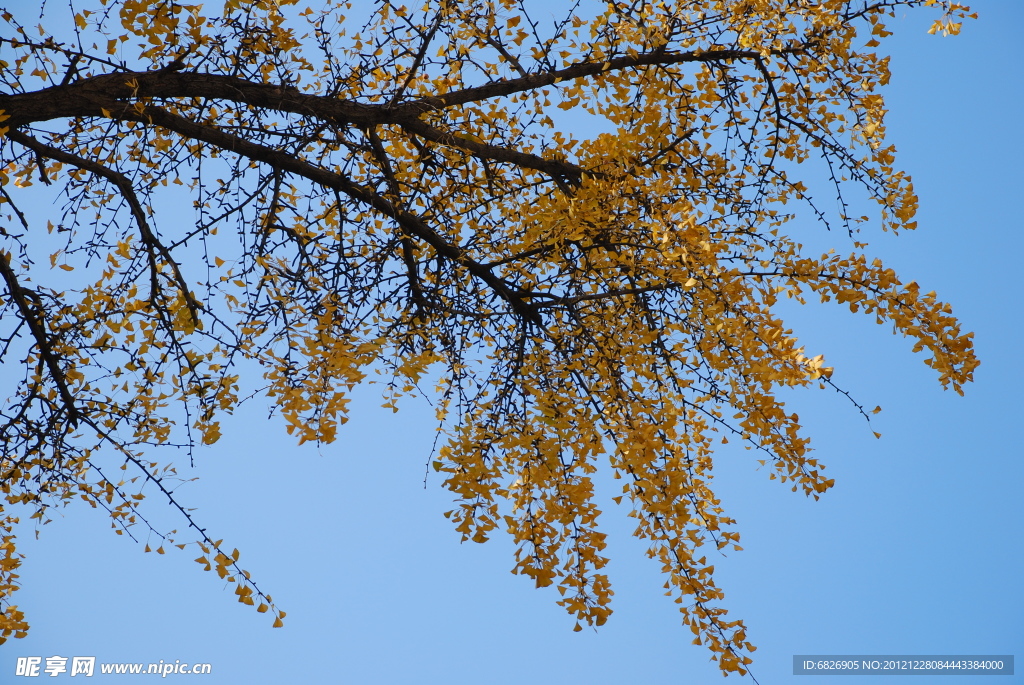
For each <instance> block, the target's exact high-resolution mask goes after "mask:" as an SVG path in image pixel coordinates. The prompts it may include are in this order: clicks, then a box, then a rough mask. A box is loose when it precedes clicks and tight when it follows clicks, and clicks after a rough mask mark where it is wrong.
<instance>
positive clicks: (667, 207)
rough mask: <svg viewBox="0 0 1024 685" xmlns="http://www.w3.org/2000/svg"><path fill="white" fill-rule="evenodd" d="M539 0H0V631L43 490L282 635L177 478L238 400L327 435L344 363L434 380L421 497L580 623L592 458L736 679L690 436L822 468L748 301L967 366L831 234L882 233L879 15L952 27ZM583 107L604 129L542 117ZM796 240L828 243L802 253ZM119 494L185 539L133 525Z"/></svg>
mask: <svg viewBox="0 0 1024 685" xmlns="http://www.w3.org/2000/svg"><path fill="white" fill-rule="evenodd" d="M538 4H539V5H541V6H540V7H534V6H532V3H530V2H526V1H525V0H464V1H456V0H451V1H448V0H426V1H425V2H424V3H422V4H419V3H412V4H410V5H401V4H398V3H396V2H388V1H384V2H377V3H375V4H374V5H373V7H372V8H369V7H365V6H359V5H356V6H354V7H353V6H352V4H351V3H347V4H346V3H338V2H335V1H334V0H326V1H324V0H317V1H316V2H312V3H308V4H307V3H305V2H304V0H280V1H275V0H257V1H256V2H249V1H247V0H227V2H226V3H225V4H223V5H221V4H219V3H206V4H204V5H199V4H186V3H181V2H174V1H172V0H162V1H160V2H142V1H140V0H95V2H94V4H93V5H92V6H89V7H85V6H84V5H83V4H75V5H74V8H73V11H72V13H64V14H62V15H60V16H59V18H57V19H54V18H53V17H50V20H51V21H54V22H56V24H57V25H55V26H52V27H50V28H44V27H43V26H35V25H32V24H31V23H32V22H35V21H36V19H37V14H30V15H28V16H18V15H17V14H16V13H12V12H10V11H6V10H5V11H2V12H0V18H2V20H3V24H2V28H0V118H2V119H3V121H2V124H0V126H2V128H0V131H2V138H0V156H2V160H0V165H2V167H0V183H2V185H0V203H2V206H0V211H2V214H3V224H2V225H0V238H2V241H3V245H2V247H0V274H2V276H3V283H2V285H0V341H2V348H0V358H2V361H3V364H4V365H5V368H7V369H11V368H15V369H18V370H19V371H18V373H17V382H16V386H15V387H12V388H10V389H9V390H8V392H7V394H6V398H5V399H4V401H3V404H2V406H0V423H2V432H0V440H2V443H0V444H2V454H0V484H2V485H0V487H2V491H3V500H2V507H0V513H2V519H0V525H2V527H3V531H2V544H0V549H2V550H3V558H2V559H0V609H2V612H3V613H2V617H0V640H2V639H4V638H7V637H10V636H11V635H13V636H15V637H21V636H24V635H25V634H26V631H27V629H28V625H27V623H26V621H25V617H24V616H23V614H22V612H20V611H19V610H18V608H17V606H16V605H15V604H13V603H12V602H11V600H12V593H13V592H14V591H15V590H16V588H17V587H18V583H19V580H18V574H17V570H18V567H19V563H20V559H21V557H20V555H19V553H18V552H17V550H16V547H15V530H16V524H18V522H19V520H20V519H21V517H25V518H26V520H33V519H34V520H35V522H36V524H37V525H39V524H40V523H42V522H45V521H46V520H47V517H48V514H47V510H48V509H49V508H51V507H55V506H62V505H64V504H66V503H68V502H69V501H71V500H76V499H81V500H85V501H86V502H88V503H89V504H91V505H92V506H94V507H101V508H103V509H105V510H107V511H108V512H109V514H110V516H111V518H112V519H113V525H114V528H115V530H116V532H117V533H119V534H122V533H124V534H127V535H129V536H133V537H134V536H135V535H134V531H138V530H141V531H145V533H146V535H147V536H149V537H152V536H153V535H156V536H158V539H160V540H162V543H161V544H159V546H158V548H159V551H161V552H162V551H163V548H164V545H167V546H169V545H171V544H175V545H177V546H178V547H182V548H188V547H190V546H191V548H194V549H195V550H197V551H198V553H199V556H198V558H197V561H198V562H199V563H200V564H201V565H202V566H203V567H204V568H205V569H206V570H214V571H215V572H216V573H217V574H218V575H219V576H220V577H221V578H226V579H227V580H228V581H229V582H231V583H233V584H234V586H235V587H236V594H237V595H238V600H239V601H240V602H243V603H245V604H250V605H254V606H255V607H256V610H257V611H259V612H263V613H268V612H269V614H270V615H271V616H272V617H273V620H274V625H277V626H280V625H281V624H282V618H283V617H284V615H285V614H284V611H281V610H280V609H279V608H278V607H277V606H276V605H275V604H274V602H273V601H272V599H271V597H270V595H269V594H267V592H266V591H265V590H264V589H263V588H261V587H260V586H259V585H258V584H257V579H256V578H253V577H252V576H251V575H250V573H249V572H247V571H245V570H243V569H242V568H241V567H240V566H239V552H238V550H237V549H234V548H232V547H231V546H230V545H228V544H227V543H225V542H224V541H223V540H219V539H216V538H215V536H214V535H212V534H211V533H208V532H207V530H206V529H205V528H204V527H203V526H202V522H201V521H197V520H196V519H195V518H194V517H193V515H192V514H191V513H190V511H189V509H188V508H187V502H183V501H182V496H181V495H179V494H176V493H175V492H174V487H175V485H176V484H177V482H178V479H179V477H178V476H177V475H176V471H175V467H174V465H173V463H174V461H175V460H178V461H179V462H180V461H181V457H182V456H183V455H184V456H186V457H187V458H188V459H193V458H195V457H201V456H202V452H201V450H199V449H197V448H198V447H199V446H200V445H203V444H211V443H214V442H216V441H217V440H218V439H219V438H220V430H219V420H220V419H221V418H223V416H224V415H225V414H228V413H231V412H232V411H233V410H234V409H235V408H236V407H237V406H238V405H239V403H240V402H242V401H250V402H257V401H261V400H262V399H263V398H265V401H266V402H267V403H268V405H269V406H270V407H271V412H272V413H273V414H276V415H277V416H278V417H279V419H280V420H281V422H282V424H283V425H284V427H285V429H286V430H287V431H288V432H289V433H290V434H292V435H293V436H294V437H295V438H296V439H297V441H298V442H299V443H303V442H314V443H329V442H331V441H333V440H335V439H336V438H337V436H338V432H339V430H340V428H341V425H342V424H343V423H345V421H346V404H347V402H348V396H349V394H350V391H351V390H352V389H353V388H354V387H355V386H356V385H358V384H360V383H363V382H369V381H370V380H371V379H372V380H373V381H374V382H377V383H379V384H380V387H381V388H382V390H383V394H384V406H386V407H390V408H392V409H396V410H397V407H398V405H397V402H398V401H399V400H400V398H401V397H403V396H408V395H424V394H425V395H428V396H432V397H433V398H434V406H435V408H436V411H437V419H438V425H439V427H440V431H441V438H440V439H439V441H438V442H437V443H436V444H437V448H436V451H435V452H434V454H433V456H432V457H431V464H432V466H433V468H434V469H435V470H436V471H438V472H440V473H441V474H442V475H443V477H444V479H445V480H444V484H445V486H446V487H447V488H448V490H450V491H451V493H452V495H453V496H454V498H455V505H454V508H453V509H452V510H451V511H449V512H447V513H446V516H447V517H448V518H449V519H450V521H451V522H452V524H453V525H454V527H455V530H456V531H457V533H459V534H460V535H461V536H462V538H463V539H466V540H473V541H477V542H483V541H485V540H487V539H488V537H489V536H491V535H492V534H494V533H495V531H496V530H498V529H500V530H503V531H504V532H507V533H508V534H509V535H510V536H511V537H512V538H513V540H514V541H515V543H516V546H517V548H516V554H515V560H514V567H513V570H514V572H515V573H518V574H522V575H526V576H529V577H530V578H531V579H533V580H534V582H535V583H536V584H537V585H538V586H549V585H554V586H555V587H556V588H557V591H558V594H559V598H558V600H557V601H558V602H559V604H561V605H562V606H564V608H565V609H566V610H567V611H568V612H569V613H570V614H571V615H572V616H573V617H575V619H576V621H577V623H576V629H579V628H580V627H581V626H582V625H585V624H586V625H601V624H603V623H604V622H605V621H606V620H607V619H608V617H609V615H610V614H611V607H610V600H611V597H612V590H611V586H610V584H609V580H608V578H607V577H606V575H605V574H604V573H603V572H602V569H603V567H604V566H605V564H606V562H607V559H606V557H605V556H604V548H605V538H604V534H603V533H602V532H601V529H600V526H599V523H600V517H601V513H602V512H601V509H602V508H603V507H605V506H606V504H607V503H605V502H601V501H598V500H597V499H596V498H595V491H594V478H595V475H596V474H598V473H599V472H604V473H606V474H608V475H609V476H610V477H613V478H615V479H619V481H620V482H621V495H620V496H618V497H615V498H614V500H615V502H617V503H622V504H624V505H625V506H626V507H627V508H628V510H629V516H631V517H633V518H634V519H635V521H636V529H635V535H636V536H637V537H638V538H640V539H642V540H643V541H645V543H646V545H647V554H648V555H649V556H650V557H651V558H652V559H654V560H656V562H657V563H658V564H660V566H661V568H662V570H663V571H664V574H665V577H666V584H665V585H666V589H667V590H668V594H670V595H671V596H672V597H673V598H674V599H675V601H676V602H677V603H678V605H679V609H680V612H681V614H682V621H683V623H684V624H685V625H686V626H688V627H689V629H690V630H692V632H693V634H694V635H695V639H694V642H696V643H698V644H704V645H706V646H707V648H708V649H710V651H711V654H712V656H713V658H714V659H716V660H717V662H718V664H719V666H720V668H721V669H722V671H723V672H725V673H728V672H731V671H736V672H739V673H745V672H746V667H747V665H748V664H749V663H750V662H751V658H750V655H749V653H750V652H751V651H752V650H753V649H754V647H753V645H752V644H751V642H750V641H749V638H748V635H747V631H746V629H745V627H744V624H743V622H742V621H741V620H736V619H733V618H730V617H729V615H728V614H727V612H726V609H725V607H724V606H723V603H722V600H723V597H724V593H723V591H722V590H721V589H720V588H719V587H718V586H717V585H716V583H715V581H714V577H713V562H714V557H715V556H716V554H717V552H718V551H719V550H724V549H726V548H730V549H732V548H738V547H739V544H738V543H739V537H740V536H739V532H737V531H736V529H735V527H734V521H733V520H732V519H731V518H729V516H728V515H727V513H726V512H725V511H723V509H722V507H721V506H720V502H719V500H718V498H717V497H716V495H715V492H714V490H713V489H712V487H711V468H712V455H713V453H714V449H715V447H716V446H717V445H718V444H720V443H725V442H729V441H730V440H731V441H733V442H734V443H740V444H743V445H744V446H745V447H747V448H748V449H751V450H753V451H755V452H757V453H759V455H760V456H759V461H760V463H761V464H762V465H766V466H767V471H768V472H769V474H770V478H772V479H777V480H779V481H781V482H783V483H786V484H787V487H791V488H792V489H793V490H794V491H798V492H803V493H805V494H807V495H809V496H812V497H814V498H817V497H818V496H819V495H820V494H821V493H824V492H825V491H826V490H828V488H829V487H830V486H831V485H832V480H830V479H829V478H827V477H826V475H825V474H824V472H823V469H824V466H823V465H822V464H821V463H819V461H818V460H817V459H816V458H814V457H812V456H811V453H810V447H809V442H808V438H807V437H806V436H805V435H804V432H803V429H802V428H801V426H800V424H799V420H798V417H797V416H796V415H795V414H792V413H789V412H787V410H786V408H785V406H784V404H783V402H782V401H780V400H779V399H778V398H777V396H776V395H777V391H778V390H779V389H780V388H791V387H797V386H799V387H807V388H821V389H824V390H826V391H829V392H832V391H838V392H844V390H843V389H842V388H841V387H839V386H837V385H836V384H835V383H834V382H833V380H832V370H831V369H830V368H829V367H827V366H826V365H825V362H824V358H823V357H822V356H821V355H817V356H812V355H811V354H810V353H808V352H806V351H805V349H804V348H803V347H802V346H801V345H800V343H799V341H798V340H797V339H796V337H795V336H794V334H793V333H792V331H791V330H789V329H788V328H787V326H786V324H785V323H784V322H783V321H782V320H781V319H780V316H779V314H778V310H779V306H780V304H781V303H782V302H783V301H785V300H788V299H795V300H796V301H799V302H803V301H804V299H805V298H813V299H815V300H817V299H820V300H821V301H833V302H836V303H838V304H841V305H843V306H845V307H849V309H850V310H851V311H852V312H861V313H865V314H868V315H870V316H871V317H873V318H874V319H875V320H876V321H877V322H878V323H882V324H887V325H890V326H892V327H893V330H894V331H895V332H898V333H900V334H902V335H904V336H907V337H909V338H911V339H912V340H913V350H914V351H915V352H917V351H923V352H925V354H926V359H925V363H926V364H928V365H929V366H930V367H932V368H933V369H934V370H935V372H936V373H937V374H938V376H939V381H940V383H941V384H942V385H943V386H947V387H951V388H952V389H954V390H956V391H957V392H961V389H962V386H963V384H964V383H966V382H968V381H969V380H970V379H971V376H972V372H973V370H974V369H975V367H976V366H977V364H978V361H977V359H976V358H975V356H974V354H973V348H972V341H971V334H970V333H965V332H963V331H962V330H961V328H960V326H959V324H958V322H957V320H956V319H955V318H954V317H953V316H952V314H951V311H950V307H949V306H948V305H947V304H945V303H943V302H941V301H940V300H938V299H937V297H936V295H935V294H934V293H931V292H924V291H923V290H922V289H921V288H920V287H919V286H918V285H917V284H916V283H915V282H913V281H904V280H902V279H901V278H900V277H899V276H897V275H896V274H895V273H894V272H893V271H892V270H891V269H889V268H887V267H886V266H884V265H883V264H882V263H881V262H880V261H879V260H878V259H873V258H872V257H871V256H869V254H868V253H867V251H866V250H867V247H868V246H867V243H866V242H865V238H864V237H863V233H864V232H866V231H867V230H877V229H879V228H880V229H881V230H885V231H894V232H895V231H900V230H905V229H912V228H914V227H915V222H914V214H915V210H916V204H917V201H916V196H915V194H914V188H913V185H912V183H911V179H910V176H909V175H907V174H906V173H904V172H903V171H901V170H900V169H899V168H898V167H897V166H896V160H895V148H894V146H893V145H891V144H889V143H887V142H886V139H885V114H886V110H885V104H884V101H883V98H882V95H881V94H880V89H881V87H882V86H884V85H885V84H886V82H887V81H888V79H889V71H888V60H887V58H886V57H885V56H884V54H883V53H880V52H879V51H877V50H878V48H879V46H880V44H881V43H882V41H883V40H884V39H885V38H886V37H887V36H888V35H889V31H888V30H887V29H886V22H887V20H889V18H890V17H892V16H894V15H895V13H896V12H897V11H899V12H902V11H903V8H905V7H923V8H926V9H925V12H924V15H923V16H924V19H923V22H924V23H923V24H922V30H927V29H928V27H929V26H930V27H931V31H932V32H933V33H935V32H940V33H944V34H950V33H956V32H958V31H959V28H960V22H961V21H962V19H963V18H964V17H966V16H969V14H968V13H969V11H970V10H969V9H968V8H967V7H965V6H962V5H959V4H957V3H955V2H950V1H947V0H878V1H871V0H676V1H674V2H673V1H665V2H648V1H647V0H632V1H629V2H619V1H609V2H600V3H590V2H579V3H576V4H574V5H571V6H569V5H566V6H564V7H562V8H561V9H559V7H558V6H557V4H556V5H551V4H550V3H538ZM928 11H930V12H932V15H931V16H927V12H928ZM559 12H560V13H559ZM50 31H53V32H52V33H51V32H50ZM584 118H585V119H586V120H587V121H588V122H590V123H589V124H588V125H590V124H592V125H593V126H594V130H595V131H596V130H600V131H603V132H601V133H597V134H594V135H592V136H583V135H574V134H573V131H578V130H579V129H580V127H579V126H578V125H576V124H574V123H573V122H578V121H581V120H583V119H584ZM40 184H44V185H49V186H53V188H54V190H59V193H60V195H59V202H58V203H57V204H56V205H54V207H53V208H52V209H51V210H50V215H49V216H46V215H45V214H41V211H40V208H39V207H26V206H25V203H26V202H30V200H29V198H32V197H35V196H34V195H31V193H35V192H37V188H33V190H31V191H23V190H22V189H23V188H25V187H27V186H33V185H35V186H38V185H40ZM827 206H831V207H834V209H826V207H827ZM182 207H186V208H191V209H189V210H182ZM172 208H173V209H172ZM183 216H187V217H188V219H187V221H185V222H183V220H182V217H183ZM43 222H45V226H44V225H43ZM824 230H833V231H834V233H833V234H832V235H833V236H834V237H835V238H836V240H837V243H838V244H839V245H840V247H841V251H840V252H836V251H830V252H828V253H826V254H820V250H819V251H818V252H814V251H812V250H810V249H808V248H805V247H804V245H803V244H802V242H801V241H802V240H803V239H802V238H801V237H800V234H801V233H802V234H809V233H810V232H812V231H824ZM253 369H258V372H255V373H254V372H253ZM243 371H244V373H243ZM854 410H855V411H860V412H861V413H863V414H864V415H865V416H866V417H868V416H869V415H870V412H868V411H866V410H865V409H864V408H863V407H862V406H861V405H859V404H856V403H854ZM424 438H425V441H427V444H429V440H430V437H429V436H424ZM755 465H756V462H755ZM144 488H145V489H147V492H149V493H150V494H152V493H154V492H156V493H157V494H158V495H159V496H160V499H161V500H165V501H166V502H169V503H170V505H171V506H172V507H173V508H174V509H175V510H176V514H177V516H178V517H179V519H180V521H181V525H180V526H179V528H180V530H164V529H162V528H159V527H157V526H155V525H154V524H153V523H151V516H150V514H149V513H148V512H150V511H151V510H152V509H151V508H147V507H149V504H148V503H146V502H144V501H143V500H144V499H145V498H144V495H143V492H142V491H143V489H144ZM148 548H149V547H148V545H147V549H148Z"/></svg>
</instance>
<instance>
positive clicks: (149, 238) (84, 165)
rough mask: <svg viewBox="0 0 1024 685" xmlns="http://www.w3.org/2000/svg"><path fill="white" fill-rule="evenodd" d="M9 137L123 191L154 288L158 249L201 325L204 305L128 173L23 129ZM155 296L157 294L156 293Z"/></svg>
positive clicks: (190, 311)
mask: <svg viewBox="0 0 1024 685" xmlns="http://www.w3.org/2000/svg"><path fill="white" fill-rule="evenodd" d="M7 137H8V138H10V139H11V140H13V141H15V142H16V143H20V144H21V145H24V146H25V147H27V148H29V149H30V150H32V151H33V152H35V153H36V154H39V155H42V156H45V157H49V158H50V159H54V160H57V161H58V162H63V163H65V164H70V165H72V166H75V167H78V168H80V169H85V170H86V171H90V172H92V173H94V174H96V175H97V176H101V177H103V178H105V179H107V180H108V181H110V182H111V183H113V184H114V186H115V187H116V188H117V189H118V191H120V193H121V195H122V196H123V197H124V199H125V202H127V203H128V207H129V208H130V209H131V213H132V217H134V219H135V223H136V224H138V226H139V233H140V234H141V235H142V242H143V244H145V245H146V249H147V251H148V252H149V255H150V269H151V270H152V272H153V281H154V288H155V286H156V273H157V264H156V259H155V258H154V252H159V253H160V256H162V257H163V258H164V261H166V262H167V264H168V265H169V266H170V267H171V271H172V272H173V273H174V281H175V282H176V283H177V284H178V289H179V290H181V296H182V297H183V298H184V299H185V303H186V305H187V306H188V311H189V315H190V316H191V317H192V323H193V324H194V325H196V326H198V325H199V310H201V309H202V308H203V306H202V305H201V304H200V303H199V302H198V301H197V300H196V299H195V298H194V297H193V296H192V293H191V291H190V290H189V287H188V283H187V282H186V281H185V277H184V275H182V273H181V268H180V266H179V265H178V263H177V262H176V261H174V257H173V256H171V251H170V250H169V249H167V247H166V246H165V245H164V244H163V243H162V242H160V240H159V238H157V237H156V234H155V233H153V230H152V229H151V228H150V226H149V221H148V220H147V219H146V211H145V209H143V207H142V203H141V202H140V201H139V197H138V195H137V194H136V193H135V187H134V186H133V185H132V182H131V181H130V180H129V179H128V177H127V176H125V175H124V174H122V173H121V172H119V171H115V170H114V169H111V168H109V167H106V166H103V165H102V164H100V163H99V162H94V161H92V160H90V159H86V158H84V157H81V156H79V155H76V154H73V153H70V152H66V151H64V150H61V149H59V148H55V147H53V146H52V145H47V144H45V143H42V142H40V141H38V140H36V139H35V138H33V137H31V136H28V135H25V134H24V133H22V132H21V131H9V132H8V134H7ZM153 295H154V297H155V296H156V293H155V292H154V293H153Z"/></svg>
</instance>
